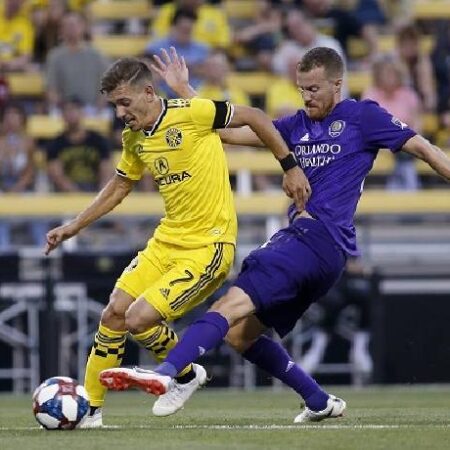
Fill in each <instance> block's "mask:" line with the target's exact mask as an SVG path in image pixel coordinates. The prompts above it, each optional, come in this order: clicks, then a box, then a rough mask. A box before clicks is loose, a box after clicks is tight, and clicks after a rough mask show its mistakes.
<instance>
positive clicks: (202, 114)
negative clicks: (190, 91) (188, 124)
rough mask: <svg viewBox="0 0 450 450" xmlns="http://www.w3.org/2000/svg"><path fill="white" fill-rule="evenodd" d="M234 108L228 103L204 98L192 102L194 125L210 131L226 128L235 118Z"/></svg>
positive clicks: (194, 99)
mask: <svg viewBox="0 0 450 450" xmlns="http://www.w3.org/2000/svg"><path fill="white" fill-rule="evenodd" d="M233 113H234V108H233V105H232V104H231V103H230V102H228V101H213V100H208V99H203V98H193V99H192V100H191V118H192V120H193V122H194V123H196V124H198V125H200V126H202V127H205V128H207V129H209V130H216V129H218V128H226V127H227V126H228V125H229V124H230V122H231V120H232V118H233Z"/></svg>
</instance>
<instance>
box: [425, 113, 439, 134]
mask: <svg viewBox="0 0 450 450" xmlns="http://www.w3.org/2000/svg"><path fill="white" fill-rule="evenodd" d="M438 130H439V119H438V116H437V115H436V114H433V113H425V114H422V131H423V133H424V134H427V135H433V134H435V133H436V132H437V131H438Z"/></svg>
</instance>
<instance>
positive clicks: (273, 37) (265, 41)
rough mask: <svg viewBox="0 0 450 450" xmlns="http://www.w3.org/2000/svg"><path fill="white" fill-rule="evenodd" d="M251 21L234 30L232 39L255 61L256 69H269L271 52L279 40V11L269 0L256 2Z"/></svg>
mask: <svg viewBox="0 0 450 450" xmlns="http://www.w3.org/2000/svg"><path fill="white" fill-rule="evenodd" d="M256 7H257V11H255V17H254V19H253V20H252V23H251V24H249V25H247V26H245V27H242V28H241V29H239V30H236V32H235V34H234V41H235V42H236V43H237V44H240V45H242V46H243V47H244V48H245V50H246V51H247V53H248V54H249V56H250V57H251V58H252V59H253V60H254V61H255V63H256V69H258V70H265V71H270V70H271V61H272V53H273V51H274V50H275V48H276V47H277V45H278V43H279V42H280V40H281V37H282V36H281V12H280V11H279V10H278V9H276V8H274V7H273V6H272V4H271V2H270V1H269V0H261V1H258V2H257V4H256Z"/></svg>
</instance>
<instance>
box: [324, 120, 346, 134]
mask: <svg viewBox="0 0 450 450" xmlns="http://www.w3.org/2000/svg"><path fill="white" fill-rule="evenodd" d="M344 128H345V122H344V121H343V120H335V121H334V122H333V123H332V124H331V125H330V127H329V128H328V134H329V135H330V136H331V137H338V136H339V135H340V134H341V133H342V132H343V131H344Z"/></svg>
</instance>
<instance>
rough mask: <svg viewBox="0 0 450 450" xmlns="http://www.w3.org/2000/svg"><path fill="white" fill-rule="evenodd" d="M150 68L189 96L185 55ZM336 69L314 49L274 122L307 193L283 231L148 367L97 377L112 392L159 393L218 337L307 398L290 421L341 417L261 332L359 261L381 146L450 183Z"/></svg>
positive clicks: (280, 325)
mask: <svg viewBox="0 0 450 450" xmlns="http://www.w3.org/2000/svg"><path fill="white" fill-rule="evenodd" d="M162 55H163V60H161V59H157V66H155V67H154V69H155V70H156V71H158V72H159V73H160V75H161V76H163V77H164V78H165V79H166V81H167V82H168V83H169V84H170V85H171V87H172V88H173V89H174V90H175V91H176V92H177V93H178V94H181V96H183V97H192V96H195V91H194V90H193V89H192V88H191V87H190V86H189V84H188V72H187V69H186V67H185V64H184V61H183V58H178V56H177V55H176V53H175V52H174V50H173V49H172V51H171V55H170V56H169V55H168V54H167V52H165V51H163V53H162ZM343 74H344V65H343V61H342V59H341V58H340V56H339V55H338V54H337V53H336V52H335V51H334V50H332V49H330V48H326V47H317V48H314V49H312V50H310V51H309V52H307V53H306V54H305V55H304V57H303V58H302V60H301V61H300V62H299V64H298V68H297V86H298V89H299V92H300V94H301V95H302V97H303V100H304V103H305V109H304V110H299V111H298V112H297V113H296V114H294V115H293V116H288V117H284V118H281V119H279V120H275V121H274V125H275V127H276V128H277V129H278V131H279V132H280V134H281V135H282V137H283V138H284V140H285V141H286V143H287V144H288V146H289V148H290V150H291V152H292V154H294V155H295V157H296V159H297V162H298V164H299V165H300V167H301V168H302V169H303V171H304V173H305V174H306V176H307V178H308V180H309V183H310V186H311V189H312V194H311V197H310V199H309V201H308V203H307V204H306V207H305V210H303V211H297V210H296V208H295V206H294V205H292V206H291V207H290V208H289V212H288V215H289V221H290V224H289V226H288V227H286V228H284V229H282V230H280V231H278V232H277V233H275V234H274V235H273V236H272V237H271V238H270V240H269V241H268V242H266V243H265V244H264V245H262V246H261V247H260V248H258V249H256V250H254V251H253V252H251V253H250V254H249V255H248V256H247V258H246V259H245V260H244V262H243V264H242V269H241V272H240V274H239V275H238V277H237V279H236V280H235V282H234V285H233V286H232V287H231V288H230V289H229V290H228V292H227V293H226V294H225V295H224V296H223V297H221V298H220V299H219V300H218V301H217V302H215V303H214V304H213V305H212V307H211V308H210V310H209V311H208V312H207V313H205V314H204V316H203V317H201V318H200V319H199V320H197V321H196V322H194V323H193V324H192V325H191V326H190V327H189V328H188V329H187V331H186V332H185V334H184V336H183V338H182V339H181V340H180V341H179V343H178V344H177V345H176V347H175V348H173V349H172V351H171V352H170V353H169V355H168V356H167V358H166V359H165V361H164V362H163V363H162V364H161V365H159V366H158V367H157V368H156V369H155V371H145V370H142V369H139V368H135V369H112V370H108V371H104V372H102V373H101V375H100V379H101V382H102V383H103V384H104V385H105V386H107V387H108V388H110V389H115V390H122V389H127V388H128V387H132V386H136V387H139V388H141V389H143V390H145V391H146V392H149V393H153V394H155V395H159V394H160V393H161V392H163V393H164V392H166V391H168V390H169V389H171V386H172V380H173V378H174V377H175V376H176V374H177V373H178V372H179V371H180V370H181V369H182V368H183V367H186V365H188V364H189V363H191V362H193V361H195V360H196V359H197V358H198V357H199V356H201V355H202V354H204V353H205V352H206V351H208V350H210V349H212V348H214V347H216V346H217V345H219V344H220V343H221V342H222V340H224V339H225V340H226V341H227V342H228V343H229V344H230V345H231V346H232V347H233V348H234V349H235V350H237V351H238V352H239V353H241V354H242V356H243V357H244V358H246V359H247V360H248V361H250V362H252V363H254V364H256V365H257V366H258V367H260V368H262V369H264V370H266V371H267V372H269V373H270V374H271V375H272V376H274V377H276V378H278V379H280V380H281V381H283V382H284V383H285V384H286V385H288V386H290V387H291V388H293V389H294V390H295V391H296V392H297V393H298V394H299V395H301V396H302V397H303V399H304V401H305V404H306V407H305V409H304V410H303V411H302V412H301V413H300V414H299V415H298V416H296V417H295V419H294V422H296V423H301V422H309V421H320V420H323V419H326V418H332V417H339V416H341V415H342V413H343V412H344V410H345V408H346V404H345V402H344V401H343V400H342V399H339V398H337V397H335V396H333V395H330V394H328V393H326V392H325V391H324V390H323V389H322V388H321V387H320V386H319V385H318V384H317V383H316V382H315V381H314V380H313V379H312V378H311V377H310V376H309V375H308V374H306V373H305V372H304V371H303V370H302V369H301V367H299V366H298V365H296V364H295V363H294V362H293V361H292V358H291V357H290V356H289V354H288V353H287V352H286V350H285V349H284V348H283V347H282V346H281V345H280V344H279V343H277V342H275V341H274V340H272V339H270V338H269V337H267V336H265V335H264V334H263V333H264V332H265V331H266V330H267V329H268V328H273V329H274V330H275V331H276V332H277V333H278V334H279V335H280V336H284V335H286V334H287V333H288V332H289V331H291V330H292V328H293V327H294V325H295V323H296V322H297V320H298V319H299V318H300V317H301V316H302V314H303V313H304V312H305V310H306V309H307V308H308V307H309V305H310V304H311V303H312V302H314V301H315V300H317V299H318V298H319V297H322V296H323V295H325V294H326V293H327V291H328V290H329V289H330V288H331V286H332V285H333V284H334V283H335V282H336V281H337V279H338V278H339V276H340V275H341V273H342V270H343V268H344V265H345V262H346V259H347V257H348V256H354V255H358V254H359V252H358V248H357V244H356V235H355V227H354V224H353V218H354V214H355V211H356V207H357V204H358V201H359V198H360V196H361V193H362V190H363V185H364V179H365V177H366V176H367V174H368V173H369V171H370V169H371V168H372V165H373V163H374V160H375V158H376V156H377V153H378V150H379V149H380V148H389V149H390V150H391V151H393V152H396V151H400V150H402V151H405V152H407V153H409V154H412V155H413V156H415V157H417V158H420V159H422V160H423V161H425V162H427V163H428V164H429V165H430V166H431V167H432V168H433V169H434V171H435V172H437V173H438V174H439V175H441V176H443V177H444V178H446V179H447V180H450V159H449V158H448V157H447V156H446V155H445V153H443V152H442V151H441V150H440V149H439V148H438V147H436V146H434V145H432V144H431V143H430V142H428V141H427V140H426V139H424V138H423V137H421V136H419V135H417V134H416V133H415V132H414V131H413V130H412V129H410V128H409V127H408V125H407V124H405V123H402V122H401V121H400V120H398V119H397V118H395V117H393V116H392V115H391V114H389V113H388V112H387V111H386V110H384V109H383V108H381V107H379V106H378V104H377V103H375V102H373V101H370V100H365V101H355V100H351V99H347V100H341V85H342V78H343ZM220 136H221V138H222V140H223V142H225V143H229V144H239V145H252V146H263V145H262V143H261V141H260V140H259V139H258V138H257V137H256V135H255V134H254V133H253V132H252V131H251V130H250V129H248V128H240V129H239V128H238V129H230V130H221V131H220Z"/></svg>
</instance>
